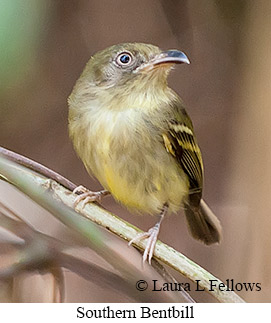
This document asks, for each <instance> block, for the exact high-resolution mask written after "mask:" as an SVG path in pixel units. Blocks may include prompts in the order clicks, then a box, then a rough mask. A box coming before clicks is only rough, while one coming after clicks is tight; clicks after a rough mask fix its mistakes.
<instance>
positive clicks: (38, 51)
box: [0, 0, 271, 302]
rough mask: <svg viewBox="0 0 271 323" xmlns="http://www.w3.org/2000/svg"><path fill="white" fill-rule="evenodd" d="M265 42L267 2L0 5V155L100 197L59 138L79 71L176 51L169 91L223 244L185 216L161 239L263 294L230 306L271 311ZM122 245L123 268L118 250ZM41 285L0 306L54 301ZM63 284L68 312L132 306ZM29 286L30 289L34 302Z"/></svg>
mask: <svg viewBox="0 0 271 323" xmlns="http://www.w3.org/2000/svg"><path fill="white" fill-rule="evenodd" d="M270 39H271V2H270V1H269V0H258V1H252V0H229V1H222V0H207V1H196V0H189V1H188V0H160V1H158V0H145V1H140V2H139V1H137V0H130V1H126V0H114V1H106V0H92V1H87V0H79V1H78V0H69V1H65V0H28V1H22V0H1V1H0V48H1V50H0V116H1V117H0V145H1V146H3V147H5V148H8V149H10V150H13V151H15V152H17V153H20V154H22V155H24V156H27V157H29V158H31V159H34V160H36V161H38V162H40V163H41V164H43V165H46V166H47V167H49V168H51V169H53V170H55V171H57V172H59V173H60V174H62V175H64V176H65V177H67V178H69V179H70V180H71V181H73V182H75V183H77V184H82V185H84V186H86V187H88V188H91V189H92V190H97V189H100V188H101V186H100V185H99V183H98V182H97V181H95V180H93V179H91V178H90V177H89V175H88V174H87V173H86V171H85V169H84V167H83V164H82V163H81V161H80V160H79V159H78V158H77V156H76V154H75V152H74V150H73V147H72V144H71V142H70V140H69V137H68V132H67V114H68V108H67V97H68V96H69V94H70V92H71V90H72V88H73V85H74V84H75V81H76V80H77V78H78V77H79V75H80V73H81V72H82V70H83V68H84V66H85V64H86V62H87V61H88V59H89V58H90V56H91V55H92V54H94V53H95V52H96V51H98V50H101V49H104V48H105V47H107V46H110V45H112V44H116V43H121V42H146V43H152V44H155V45H157V46H159V47H161V48H162V49H172V48H178V49H180V50H183V51H184V52H185V53H186V54H187V55H188V57H189V59H190V61H191V65H189V66H188V65H187V66H183V65H182V66H178V67H177V68H176V69H175V71H174V72H173V73H172V74H171V76H170V79H169V83H170V86H171V87H172V88H173V89H174V90H175V91H176V92H177V93H178V94H179V95H180V96H181V97H182V98H183V100H184V102H185V103H186V106H187V111H188V113H189V114H190V116H191V118H192V120H193V123H194V127H195V132H196V135H197V137H198V141H199V145H200V147H201V150H202V154H203V159H204V165H205V187H204V198H205V200H207V202H208V204H209V205H210V206H211V207H212V209H213V210H214V212H215V213H216V215H217V216H218V218H219V219H220V220H221V223H222V225H223V240H222V243H221V244H220V245H219V246H211V247H206V246H204V245H202V244H200V243H198V242H197V241H195V240H194V239H192V238H191V236H190V235H189V233H188V230H187V227H186V223H185V220H184V217H183V214H181V213H180V214H178V215H172V216H170V217H168V218H166V219H165V221H164V222H163V225H162V230H161V232H160V236H159V238H160V240H162V241H163V242H165V243H167V244H169V245H170V246H172V247H174V248H176V249H177V250H178V251H180V252H182V253H184V254H185V255H186V256H188V257H189V258H190V259H192V260H193V261H195V262H197V263H198V264H200V265H201V266H203V267H204V268H206V269H207V270H208V271H210V272H212V273H213V274H214V275H215V276H217V277H219V278H220V279H221V280H223V281H225V280H226V279H234V281H235V282H241V283H242V282H251V283H253V282H255V283H256V282H258V283H260V284H261V291H253V292H246V291H241V292H239V293H238V294H239V295H240V296H242V297H243V298H244V299H245V300H246V301H248V302H270V301H271V296H270V295H271V279H270V271H271V258H270V247H271V216H270V215H271V205H270V200H271V199H270V183H271V171H270V170H269V169H270V168H269V167H270V163H271V140H270V137H271V136H270V134H271V130H270V129H271V105H270V102H271V41H270ZM0 199H1V201H2V202H4V203H5V204H6V205H8V206H9V207H10V208H11V209H13V210H15V211H16V212H17V213H19V214H20V215H21V216H22V217H23V218H24V219H25V220H26V221H28V222H29V223H31V224H32V225H33V226H34V227H35V228H36V229H37V230H41V231H43V232H50V234H52V235H55V236H58V237H60V236H62V235H63V236H64V235H65V229H64V228H63V226H60V225H58V223H57V222H56V221H55V220H54V219H53V218H52V217H50V216H49V215H48V214H46V213H44V212H43V211H42V210H41V209H40V208H38V207H37V206H36V205H33V202H31V201H30V200H28V199H27V198H26V197H24V196H23V195H22V194H19V193H18V192H16V191H15V190H14V189H12V188H11V187H10V186H9V185H7V184H6V183H4V182H0ZM103 205H104V206H105V208H106V209H108V210H110V211H113V212H114V213H116V214H117V215H119V216H120V217H122V218H123V219H125V220H127V221H129V222H131V223H133V224H134V225H136V226H138V227H139V228H141V229H143V230H147V229H148V228H149V227H151V226H153V225H154V223H155V221H156V219H155V218H152V217H144V216H136V215H131V214H129V213H128V212H127V210H125V209H124V208H122V207H121V206H120V205H118V204H116V203H115V201H114V200H113V199H112V198H111V197H108V198H106V199H104V201H103ZM33 210H34V211H33ZM1 236H3V237H4V233H2V231H0V238H1ZM3 239H4V238H3ZM116 240H119V239H115V238H114V237H112V241H115V242H116ZM118 244H119V245H118V246H119V248H123V250H125V252H127V256H128V257H129V252H130V251H129V250H130V249H128V247H127V246H126V242H122V241H118ZM126 249H127V250H126ZM0 256H1V255H0ZM45 276H46V275H43V276H41V275H39V274H38V273H37V274H35V275H28V276H27V277H26V276H25V275H24V276H23V277H16V279H18V284H17V285H16V286H15V289H16V291H15V292H14V290H13V292H12V293H11V292H10V290H9V286H8V285H5V288H2V291H1V293H0V301H8V302H9V301H14V300H15V301H19V302H21V301H50V297H49V296H48V297H47V294H46V286H47V283H48V280H46V277H45ZM176 278H177V280H178V281H182V277H181V276H178V275H177V276H176ZM31 284H32V285H31ZM65 284H66V292H65V300H66V301H72V302H82V301H86V302H103V301H104V302H108V301H129V299H127V298H125V297H124V296H123V295H118V294H117V296H116V293H115V292H113V291H110V290H107V289H105V288H99V286H96V285H94V284H92V283H87V284H86V282H85V281H84V280H83V279H82V278H79V277H78V276H76V275H73V274H71V273H69V272H65ZM29 286H35V288H33V289H32V290H31V293H30V292H29ZM27 290H28V291H27ZM14 295H15V296H14ZM194 296H195V298H196V299H197V300H199V301H203V302H207V301H213V299H212V298H209V297H205V296H202V295H197V294H194Z"/></svg>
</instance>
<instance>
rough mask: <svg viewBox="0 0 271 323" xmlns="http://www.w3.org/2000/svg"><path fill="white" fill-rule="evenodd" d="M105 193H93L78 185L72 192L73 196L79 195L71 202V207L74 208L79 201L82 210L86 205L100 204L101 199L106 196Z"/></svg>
mask: <svg viewBox="0 0 271 323" xmlns="http://www.w3.org/2000/svg"><path fill="white" fill-rule="evenodd" d="M105 192H106V191H97V192H93V191H90V190H88V189H87V188H85V187H84V186H82V185H80V186H78V187H76V188H75V189H74V190H73V193H74V194H79V195H78V196H77V197H76V198H75V200H74V202H73V206H74V207H76V206H77V205H78V204H79V203H80V202H81V201H83V208H84V207H85V206H86V204H87V203H91V202H97V201H98V202H100V201H101V199H102V197H103V196H104V195H105V194H106V193H105Z"/></svg>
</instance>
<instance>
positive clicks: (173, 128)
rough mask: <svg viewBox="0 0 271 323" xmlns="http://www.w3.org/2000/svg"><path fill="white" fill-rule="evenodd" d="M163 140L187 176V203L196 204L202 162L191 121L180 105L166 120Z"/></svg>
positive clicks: (199, 190) (197, 202) (200, 188)
mask: <svg viewBox="0 0 271 323" xmlns="http://www.w3.org/2000/svg"><path fill="white" fill-rule="evenodd" d="M163 140H164V144H165V148H166V149H167V151H168V153H170V154H171V155H172V156H173V157H174V158H176V160H177V161H178V163H179V164H180V166H181V168H182V169H183V171H184V172H185V174H186V175H187V176H188V179H189V186H190V187H189V204H190V205H194V206H198V205H199V203H200V199H201V195H202V183H203V163H202V157H201V152H200V149H199V146H198V144H197V142H196V138H195V135H194V131H193V125H192V122H191V120H190V118H189V116H188V115H187V113H186V111H185V110H184V109H183V108H182V107H181V108H180V107H179V108H178V109H177V111H176V113H175V116H174V117H173V118H171V119H170V120H169V121H168V129H167V131H166V132H165V133H163Z"/></svg>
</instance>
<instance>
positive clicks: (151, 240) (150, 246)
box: [129, 204, 168, 264]
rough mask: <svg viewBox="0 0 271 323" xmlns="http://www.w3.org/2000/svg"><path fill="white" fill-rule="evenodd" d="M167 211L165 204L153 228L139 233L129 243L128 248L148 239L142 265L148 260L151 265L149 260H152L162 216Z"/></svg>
mask: <svg viewBox="0 0 271 323" xmlns="http://www.w3.org/2000/svg"><path fill="white" fill-rule="evenodd" d="M167 210H168V206H167V205H166V204H165V205H164V207H163V210H162V212H161V213H160V215H159V217H160V219H159V221H158V222H157V223H156V224H155V226H154V227H152V228H150V229H149V231H148V232H142V233H139V234H138V235H137V236H136V237H135V238H134V239H132V240H131V241H130V242H129V246H130V245H131V244H132V243H134V242H138V241H140V240H143V239H147V238H148V241H147V245H146V248H145V251H144V254H143V263H144V262H145V261H146V260H147V258H148V261H149V264H151V259H152V256H153V251H154V247H155V244H156V241H157V237H158V234H159V230H160V225H161V222H162V220H163V218H164V216H165V215H166V213H167Z"/></svg>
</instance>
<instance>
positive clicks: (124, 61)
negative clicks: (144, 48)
mask: <svg viewBox="0 0 271 323" xmlns="http://www.w3.org/2000/svg"><path fill="white" fill-rule="evenodd" d="M132 60H133V57H132V54H130V53H128V52H122V53H120V54H119V55H118V56H117V59H116V62H117V64H118V65H120V66H128V65H130V64H131V63H132Z"/></svg>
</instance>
